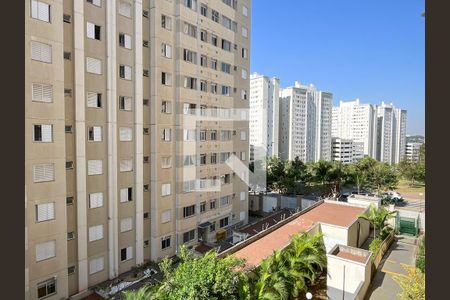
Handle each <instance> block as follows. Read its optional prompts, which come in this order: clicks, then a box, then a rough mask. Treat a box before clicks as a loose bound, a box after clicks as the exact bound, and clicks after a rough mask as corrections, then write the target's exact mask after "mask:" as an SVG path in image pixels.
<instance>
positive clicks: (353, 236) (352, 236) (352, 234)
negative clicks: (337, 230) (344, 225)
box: [347, 219, 370, 247]
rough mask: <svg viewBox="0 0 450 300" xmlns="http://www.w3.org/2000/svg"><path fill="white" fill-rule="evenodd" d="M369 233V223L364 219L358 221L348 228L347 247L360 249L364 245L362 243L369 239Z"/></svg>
mask: <svg viewBox="0 0 450 300" xmlns="http://www.w3.org/2000/svg"><path fill="white" fill-rule="evenodd" d="M358 231H359V232H358ZM369 233H370V223H369V221H367V220H364V219H358V220H357V221H356V222H355V223H353V224H352V225H351V226H350V227H349V228H348V237H347V246H352V247H361V245H362V244H364V242H365V241H366V240H367V238H368V237H369ZM358 234H359V238H358Z"/></svg>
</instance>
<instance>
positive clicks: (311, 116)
mask: <svg viewBox="0 0 450 300" xmlns="http://www.w3.org/2000/svg"><path fill="white" fill-rule="evenodd" d="M332 99H333V94H332V93H328V92H322V91H318V90H317V89H316V88H315V87H314V86H313V85H309V86H306V85H301V84H300V83H299V82H296V83H295V85H294V86H292V87H288V88H285V89H281V90H280V109H279V114H280V116H279V120H280V121H279V146H278V147H279V148H278V149H279V157H280V158H281V159H284V160H293V159H295V157H297V156H298V157H299V158H300V160H302V161H304V162H309V161H318V160H331V121H332V120H331V118H332V103H333V100H332Z"/></svg>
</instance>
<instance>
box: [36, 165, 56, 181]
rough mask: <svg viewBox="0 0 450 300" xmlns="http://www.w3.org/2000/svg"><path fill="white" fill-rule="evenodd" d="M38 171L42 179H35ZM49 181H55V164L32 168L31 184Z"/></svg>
mask: <svg viewBox="0 0 450 300" xmlns="http://www.w3.org/2000/svg"><path fill="white" fill-rule="evenodd" d="M38 168H42V170H39V169H38ZM38 171H40V172H41V173H43V175H42V178H41V179H38V178H37V172H38ZM49 181H55V164H52V163H50V164H37V165H34V166H33V182H34V183H39V182H49Z"/></svg>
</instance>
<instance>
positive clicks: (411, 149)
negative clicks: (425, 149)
mask: <svg viewBox="0 0 450 300" xmlns="http://www.w3.org/2000/svg"><path fill="white" fill-rule="evenodd" d="M422 145H424V143H420V142H408V143H406V147H405V159H406V160H408V161H410V162H418V161H419V156H420V148H421V147H422Z"/></svg>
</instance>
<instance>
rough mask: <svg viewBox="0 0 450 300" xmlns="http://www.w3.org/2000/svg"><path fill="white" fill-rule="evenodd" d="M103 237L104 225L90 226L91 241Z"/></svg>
mask: <svg viewBox="0 0 450 300" xmlns="http://www.w3.org/2000/svg"><path fill="white" fill-rule="evenodd" d="M101 239H103V225H96V226H91V227H89V242H94V241H98V240H101Z"/></svg>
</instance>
